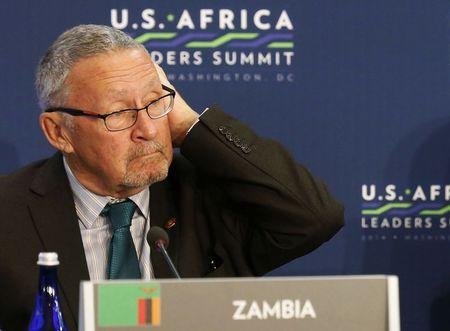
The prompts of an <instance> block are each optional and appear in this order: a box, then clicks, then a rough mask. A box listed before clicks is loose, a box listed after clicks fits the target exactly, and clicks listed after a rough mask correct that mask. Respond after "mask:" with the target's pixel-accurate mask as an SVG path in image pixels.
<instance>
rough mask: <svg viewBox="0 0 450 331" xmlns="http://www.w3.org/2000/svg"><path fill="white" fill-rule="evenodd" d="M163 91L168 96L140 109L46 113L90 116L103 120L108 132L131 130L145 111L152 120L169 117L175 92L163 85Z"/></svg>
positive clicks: (50, 109)
mask: <svg viewBox="0 0 450 331" xmlns="http://www.w3.org/2000/svg"><path fill="white" fill-rule="evenodd" d="M161 86H162V89H163V90H164V91H166V92H169V93H168V94H165V95H163V96H161V97H159V98H158V99H156V100H153V101H152V102H150V103H149V104H148V105H147V106H145V107H143V108H139V109H124V110H118V111H115V112H112V113H108V114H102V115H100V114H96V113H93V112H88V111H83V110H77V109H70V108H49V109H46V110H45V112H46V113H54V112H60V113H66V114H69V115H71V116H88V117H94V118H101V119H102V120H103V122H105V126H106V128H107V129H108V131H113V132H114V131H121V130H126V129H128V128H131V127H132V126H133V125H134V124H136V121H137V118H138V112H140V111H141V110H144V109H145V111H146V112H147V115H148V116H149V117H150V118H151V119H157V118H161V117H163V116H165V115H167V114H168V113H169V112H170V111H171V110H172V108H173V101H174V99H175V94H176V93H175V91H174V90H172V89H171V88H170V87H167V86H165V85H162V84H161Z"/></svg>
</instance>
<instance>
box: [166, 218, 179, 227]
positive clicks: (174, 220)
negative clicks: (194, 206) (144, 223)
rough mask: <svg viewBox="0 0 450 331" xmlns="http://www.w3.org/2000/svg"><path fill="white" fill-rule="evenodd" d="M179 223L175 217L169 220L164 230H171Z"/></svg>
mask: <svg viewBox="0 0 450 331" xmlns="http://www.w3.org/2000/svg"><path fill="white" fill-rule="evenodd" d="M176 223H177V219H176V218H175V217H171V218H169V220H168V221H167V222H166V223H165V224H164V229H166V230H170V229H171V228H173V226H174V225H175V224H176Z"/></svg>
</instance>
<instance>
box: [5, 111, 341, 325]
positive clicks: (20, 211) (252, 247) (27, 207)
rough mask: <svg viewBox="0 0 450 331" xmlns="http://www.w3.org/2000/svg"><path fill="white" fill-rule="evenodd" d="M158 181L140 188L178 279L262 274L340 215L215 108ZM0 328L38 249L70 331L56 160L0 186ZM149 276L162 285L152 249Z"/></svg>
mask: <svg viewBox="0 0 450 331" xmlns="http://www.w3.org/2000/svg"><path fill="white" fill-rule="evenodd" d="M181 153H182V154H183V156H180V155H178V156H176V157H175V158H174V161H173V163H172V166H171V169H170V173H169V176H168V178H167V179H166V180H164V181H162V182H160V183H156V184H154V185H152V186H151V187H150V222H151V224H152V225H159V226H163V225H164V224H165V223H166V222H167V220H169V219H170V218H172V217H175V218H176V220H177V222H176V225H175V226H173V227H172V228H171V229H170V230H168V232H169V236H170V246H169V249H168V251H169V254H170V255H171V257H172V259H173V261H174V263H175V265H176V267H177V268H178V270H179V272H180V274H181V276H182V277H204V276H206V277H226V276H254V275H263V274H265V273H266V272H268V271H270V270H271V269H274V268H276V267H278V266H280V265H282V264H284V263H286V262H288V261H290V260H292V259H294V258H296V257H298V256H301V255H304V254H306V253H308V252H310V251H311V250H313V249H315V248H316V247H318V246H319V245H320V244H321V243H323V242H325V241H327V240H328V239H330V238H331V237H332V236H333V235H334V234H335V233H336V232H337V231H338V229H339V228H340V227H341V226H342V224H343V208H342V207H341V206H340V205H339V204H338V203H337V202H336V201H335V200H334V199H333V198H332V197H331V196H330V194H329V193H328V191H327V189H326V187H325V185H324V184H323V183H322V182H321V181H320V180H318V179H317V178H316V177H314V176H313V175H312V174H311V173H310V172H309V171H308V170H306V169H305V168H304V167H302V166H300V165H298V164H296V163H295V162H294V161H293V159H292V158H291V156H290V154H289V153H288V152H286V151H285V150H284V148H283V147H281V146H280V145H279V144H278V143H277V142H274V141H271V140H269V139H264V138H261V137H258V136H257V135H256V134H255V133H253V132H252V131H251V130H250V129H249V128H248V127H246V126H245V125H244V124H242V123H241V122H239V121H237V120H235V119H233V118H231V117H229V116H228V115H226V114H225V113H223V112H222V111H220V109H218V108H217V107H213V108H212V109H210V110H209V111H208V112H206V113H205V114H204V115H203V116H202V117H201V119H200V122H199V123H198V124H197V125H195V127H194V128H193V129H192V130H191V132H190V133H189V134H188V136H187V138H186V139H185V141H184V143H183V146H182V147H181ZM0 216H1V217H0V222H1V231H0V244H1V249H0V287H1V291H0V326H1V325H3V326H4V327H6V329H7V330H20V329H25V327H26V325H27V323H28V320H29V318H30V313H31V310H32V309H33V306H34V297H35V293H36V289H37V282H38V268H37V266H36V260H37V256H38V253H39V252H41V251H55V252H57V253H58V255H59V259H60V263H61V265H60V268H59V284H60V287H59V289H60V300H61V304H62V308H63V312H64V316H65V319H66V322H67V324H68V327H69V329H70V330H74V329H76V324H77V319H78V295H79V293H78V292H79V282H80V280H87V279H89V274H88V269H87V265H86V260H85V255H84V250H83V244H82V240H81V235H80V229H79V225H78V221H77V215H76V212H75V206H74V201H73V198H72V192H71V189H70V186H69V183H68V179H67V176H66V173H65V171H64V168H63V163H62V156H61V154H59V153H57V154H55V155H54V156H53V157H52V158H50V159H47V160H43V161H40V162H37V163H35V164H32V165H30V166H27V167H26V168H23V169H21V170H19V171H17V172H16V173H14V174H11V175H9V176H6V177H3V178H0ZM151 261H152V265H153V268H154V271H155V274H156V277H158V278H167V277H171V274H170V272H169V269H168V267H167V266H166V264H165V263H164V261H163V260H162V258H161V256H159V255H158V253H156V252H155V251H152V254H151Z"/></svg>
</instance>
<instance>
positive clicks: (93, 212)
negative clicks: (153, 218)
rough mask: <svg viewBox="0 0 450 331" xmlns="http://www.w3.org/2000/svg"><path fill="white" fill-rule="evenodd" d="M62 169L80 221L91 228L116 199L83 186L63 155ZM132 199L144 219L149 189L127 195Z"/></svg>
mask: <svg viewBox="0 0 450 331" xmlns="http://www.w3.org/2000/svg"><path fill="white" fill-rule="evenodd" d="M63 161H64V169H65V170H66V173H67V177H68V179H69V183H70V188H71V189H72V193H73V196H74V202H75V208H76V210H77V215H78V218H79V219H80V221H81V222H82V223H83V225H84V226H85V227H86V228H88V229H89V228H91V227H92V226H93V225H94V222H95V220H96V219H97V218H98V216H99V215H100V213H101V212H102V210H103V208H105V206H106V205H107V204H108V203H109V202H113V201H115V200H116V199H114V198H113V197H110V196H102V195H98V194H95V193H93V192H91V191H89V190H88V189H87V188H86V187H84V186H83V185H82V184H81V183H80V182H79V181H78V179H77V178H76V177H75V175H74V174H73V172H72V170H71V169H70V167H69V165H68V164H67V161H66V158H65V157H63ZM128 198H129V199H130V200H132V201H133V202H134V203H135V204H136V206H137V207H138V208H137V210H138V211H139V212H140V214H141V215H142V216H144V217H145V219H148V216H149V204H150V199H149V198H150V190H149V188H148V187H146V188H145V189H144V190H142V191H141V192H139V193H137V194H135V195H132V196H130V197H128Z"/></svg>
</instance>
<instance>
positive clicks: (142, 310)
mask: <svg viewBox="0 0 450 331" xmlns="http://www.w3.org/2000/svg"><path fill="white" fill-rule="evenodd" d="M138 324H139V325H141V326H145V325H152V326H159V325H160V324H161V305H160V299H159V298H153V299H145V298H139V300H138Z"/></svg>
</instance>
